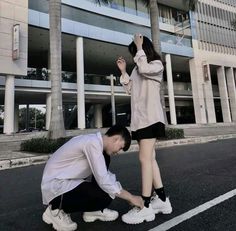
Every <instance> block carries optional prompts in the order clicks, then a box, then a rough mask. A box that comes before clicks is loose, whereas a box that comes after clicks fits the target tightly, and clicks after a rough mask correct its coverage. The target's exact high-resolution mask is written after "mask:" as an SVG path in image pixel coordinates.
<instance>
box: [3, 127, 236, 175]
mask: <svg viewBox="0 0 236 231" xmlns="http://www.w3.org/2000/svg"><path fill="white" fill-rule="evenodd" d="M169 127H177V128H183V129H184V133H185V137H186V138H184V139H176V140H165V141H159V142H157V144H156V147H157V148H163V147H171V146H175V145H187V144H196V143H205V142H211V141H216V140H220V139H231V138H236V124H214V125H200V126H199V125H196V124H193V125H178V126H169ZM105 130H106V129H100V130H99V131H101V132H104V131H105ZM96 131H98V129H86V130H83V131H81V130H73V131H67V134H66V135H67V136H74V135H78V134H81V133H92V132H96ZM45 135H46V132H38V133H36V132H34V133H24V134H15V135H11V136H6V135H0V146H1V150H0V170H4V169H11V168H16V167H23V166H29V165H36V164H42V163H45V162H46V161H47V160H48V158H49V157H50V154H42V153H29V152H22V151H19V150H20V143H21V142H22V141H24V140H27V139H30V138H34V137H43V136H45ZM134 151H138V145H137V143H136V142H133V143H132V145H131V147H130V149H129V152H134Z"/></svg>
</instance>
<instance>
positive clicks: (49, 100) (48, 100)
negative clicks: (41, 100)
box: [45, 93, 52, 130]
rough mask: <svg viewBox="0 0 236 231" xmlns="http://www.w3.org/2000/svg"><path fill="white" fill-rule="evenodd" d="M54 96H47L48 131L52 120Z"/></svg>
mask: <svg viewBox="0 0 236 231" xmlns="http://www.w3.org/2000/svg"><path fill="white" fill-rule="evenodd" d="M51 105H52V94H51V93H49V94H47V95H46V126H45V128H46V130H49V126H50V120H51V111H52V110H51V109H52V106H51Z"/></svg>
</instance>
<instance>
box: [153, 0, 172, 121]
mask: <svg viewBox="0 0 236 231" xmlns="http://www.w3.org/2000/svg"><path fill="white" fill-rule="evenodd" d="M149 9H150V22H151V35H152V42H153V45H154V48H155V50H156V51H157V52H158V53H159V54H160V55H162V52H161V39H160V38H161V33H160V28H159V9H158V4H157V0H150V3H149ZM160 96H161V104H162V108H163V112H164V119H165V122H166V124H167V123H168V121H167V116H166V107H165V84H164V81H162V82H161V89H160Z"/></svg>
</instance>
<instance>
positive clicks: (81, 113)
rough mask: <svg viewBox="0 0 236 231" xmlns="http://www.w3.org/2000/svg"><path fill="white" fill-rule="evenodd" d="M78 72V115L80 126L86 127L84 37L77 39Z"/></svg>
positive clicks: (81, 127)
mask: <svg viewBox="0 0 236 231" xmlns="http://www.w3.org/2000/svg"><path fill="white" fill-rule="evenodd" d="M76 72H77V110H78V111H77V116H78V128H80V129H84V128H85V98H84V47H83V38H81V37H78V38H77V39H76Z"/></svg>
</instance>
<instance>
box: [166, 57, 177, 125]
mask: <svg viewBox="0 0 236 231" xmlns="http://www.w3.org/2000/svg"><path fill="white" fill-rule="evenodd" d="M165 59H166V73H167V87H168V97H169V107H170V123H171V124H173V125H176V124H177V122H176V111H175V96H174V86H173V76H172V66H171V57H170V54H166V56H165Z"/></svg>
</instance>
